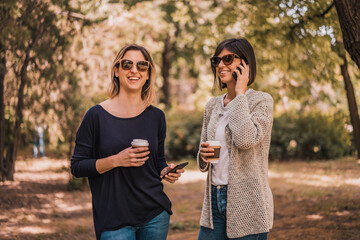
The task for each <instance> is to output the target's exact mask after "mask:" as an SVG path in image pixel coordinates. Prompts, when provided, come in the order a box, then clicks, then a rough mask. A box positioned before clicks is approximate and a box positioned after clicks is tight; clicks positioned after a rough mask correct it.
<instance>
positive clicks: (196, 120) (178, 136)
mask: <svg viewBox="0 0 360 240" xmlns="http://www.w3.org/2000/svg"><path fill="white" fill-rule="evenodd" d="M166 118H167V136H166V145H165V146H166V157H167V159H169V160H179V159H182V158H193V159H195V157H196V154H197V152H198V150H199V142H200V134H201V127H202V112H199V111H192V112H181V111H172V112H168V113H167V114H166Z"/></svg>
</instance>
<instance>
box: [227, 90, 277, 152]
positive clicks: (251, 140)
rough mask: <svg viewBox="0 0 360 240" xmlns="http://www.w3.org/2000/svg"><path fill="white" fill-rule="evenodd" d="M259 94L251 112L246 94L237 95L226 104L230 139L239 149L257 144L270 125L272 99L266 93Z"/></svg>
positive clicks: (271, 120) (271, 119)
mask: <svg viewBox="0 0 360 240" xmlns="http://www.w3.org/2000/svg"><path fill="white" fill-rule="evenodd" d="M260 94H261V95H260ZM260 94H259V96H256V97H257V98H258V100H256V101H257V103H256V104H255V106H254V108H253V110H252V111H251V112H250V109H249V104H248V99H247V97H246V95H243V94H241V95H238V96H236V97H235V98H234V99H233V100H232V101H231V102H230V103H229V104H228V106H229V128H230V130H231V133H232V140H233V142H234V144H235V146H236V147H238V148H240V149H249V148H252V147H253V146H255V145H257V144H258V143H259V142H261V141H262V140H263V138H264V137H265V135H266V134H267V133H268V132H269V129H270V128H271V126H272V122H273V99H272V97H271V96H270V95H269V94H267V93H260Z"/></svg>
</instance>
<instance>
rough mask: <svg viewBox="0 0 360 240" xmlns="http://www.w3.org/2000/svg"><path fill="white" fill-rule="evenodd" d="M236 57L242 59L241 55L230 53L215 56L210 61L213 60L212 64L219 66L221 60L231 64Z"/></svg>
mask: <svg viewBox="0 0 360 240" xmlns="http://www.w3.org/2000/svg"><path fill="white" fill-rule="evenodd" d="M235 58H239V59H241V58H240V57H239V56H237V55H235V54H228V55H225V56H222V57H218V56H213V57H212V58H210V61H211V65H212V66H214V67H217V66H219V64H220V62H221V61H223V63H224V64H225V65H230V64H232V63H233V61H234V59H235Z"/></svg>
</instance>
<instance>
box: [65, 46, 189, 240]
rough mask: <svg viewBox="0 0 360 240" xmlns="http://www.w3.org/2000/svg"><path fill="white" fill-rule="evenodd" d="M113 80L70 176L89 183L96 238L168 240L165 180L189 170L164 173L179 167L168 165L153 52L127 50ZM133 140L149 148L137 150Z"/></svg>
mask: <svg viewBox="0 0 360 240" xmlns="http://www.w3.org/2000/svg"><path fill="white" fill-rule="evenodd" d="M111 81H112V82H111V83H112V84H111V86H112V87H111V90H110V98H109V99H107V100H106V101H104V102H102V103H100V104H99V105H96V106H94V107H92V108H91V109H90V110H89V111H88V112H87V113H86V115H85V117H84V119H83V121H82V123H81V125H80V127H79V130H78V132H77V135H76V141H75V142H76V145H75V149H74V155H73V157H72V159H71V172H72V174H73V175H74V176H76V177H88V179H89V183H90V188H91V193H92V204H93V218H94V226H95V233H96V238H97V239H102V240H108V239H117V240H122V239H126V240H128V239H130V240H131V239H133V240H135V239H137V240H151V239H154V240H155V239H156V240H157V239H164V240H165V239H166V236H167V232H168V227H169V215H170V214H172V212H171V203H170V200H169V199H168V197H167V196H166V194H165V193H164V192H163V184H162V183H161V179H162V178H163V179H164V180H166V181H168V182H171V183H174V182H175V181H177V179H178V178H179V177H180V176H181V173H182V172H183V171H184V170H177V172H176V173H170V174H166V175H165V173H166V172H167V171H168V170H169V169H171V168H173V167H174V166H175V165H173V164H171V166H168V165H167V164H166V161H165V156H164V141H165V133H166V122H165V115H164V113H163V112H162V111H161V110H160V109H158V108H156V107H154V106H152V105H151V103H152V100H153V98H154V81H155V68H154V63H153V60H152V58H151V56H150V54H149V52H148V51H147V50H146V49H145V48H144V47H142V46H138V45H135V44H131V45H127V46H125V47H123V48H122V49H121V50H120V52H119V53H118V55H117V57H116V58H115V60H114V62H113V66H112V70H111ZM133 139H144V140H147V141H148V146H144V147H137V148H132V147H131V142H132V140H133ZM145 145H146V144H145Z"/></svg>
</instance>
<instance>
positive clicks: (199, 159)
mask: <svg viewBox="0 0 360 240" xmlns="http://www.w3.org/2000/svg"><path fill="white" fill-rule="evenodd" d="M208 106H209V103H208V104H206V107H205V110H204V118H203V125H202V129H201V137H200V144H199V152H198V154H197V165H198V167H199V169H200V171H202V172H206V171H208V170H209V163H207V162H205V161H204V159H203V158H202V156H201V155H200V154H201V153H200V150H201V148H202V146H201V144H202V143H204V142H206V141H207V124H208V120H207V118H208Z"/></svg>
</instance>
